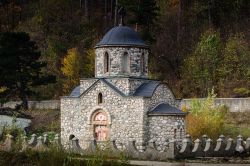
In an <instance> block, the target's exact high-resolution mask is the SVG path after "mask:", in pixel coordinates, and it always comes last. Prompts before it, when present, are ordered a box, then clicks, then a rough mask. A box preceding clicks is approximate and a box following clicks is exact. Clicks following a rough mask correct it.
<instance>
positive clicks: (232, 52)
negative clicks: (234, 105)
mask: <svg viewBox="0 0 250 166" xmlns="http://www.w3.org/2000/svg"><path fill="white" fill-rule="evenodd" d="M222 57H223V61H222V64H221V65H220V67H219V68H218V70H219V72H220V92H221V94H220V96H230V94H234V95H235V96H241V97H247V96H249V95H250V50H249V46H248V43H247V41H246V39H245V37H244V35H242V34H235V35H231V36H230V37H229V39H228V40H227V41H226V45H225V48H224V50H223V53H222Z"/></svg>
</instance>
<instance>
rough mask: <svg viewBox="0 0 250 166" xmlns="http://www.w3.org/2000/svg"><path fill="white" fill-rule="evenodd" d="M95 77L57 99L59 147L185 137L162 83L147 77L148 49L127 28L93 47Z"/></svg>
mask: <svg viewBox="0 0 250 166" xmlns="http://www.w3.org/2000/svg"><path fill="white" fill-rule="evenodd" d="M95 54H96V59H95V78H91V79H89V78H87V79H81V80H80V85H79V86H77V87H76V88H75V89H74V90H73V91H72V93H71V94H70V95H69V96H65V97H62V98H61V142H62V144H63V145H65V146H67V144H68V142H69V140H70V139H72V138H73V137H77V138H78V139H79V144H80V145H81V146H82V147H86V146H87V144H88V142H89V141H90V140H93V139H95V140H96V141H97V143H105V142H107V141H112V140H116V142H118V143H119V144H121V145H124V144H127V143H128V141H129V140H135V141H136V143H137V147H138V148H139V149H140V148H141V149H143V145H145V143H147V142H148V141H155V142H156V144H159V145H161V144H164V142H165V141H167V140H171V139H180V138H182V137H183V136H184V134H185V115H186V114H185V113H183V112H182V111H181V110H179V109H177V108H176V107H177V103H176V101H175V97H174V95H173V93H172V92H171V90H170V89H169V88H168V86H167V85H166V84H165V83H162V82H160V81H157V80H152V79H149V78H148V73H149V71H148V56H149V48H148V46H147V45H146V44H145V43H144V42H143V41H142V40H141V38H140V37H139V35H138V33H137V32H135V31H134V30H133V29H131V28H129V27H127V26H123V25H119V26H116V27H114V28H112V29H111V30H110V31H109V32H108V33H107V34H106V35H105V36H104V37H103V39H102V40H101V41H100V42H99V43H98V44H97V45H96V47H95Z"/></svg>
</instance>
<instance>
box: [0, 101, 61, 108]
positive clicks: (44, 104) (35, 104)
mask: <svg viewBox="0 0 250 166" xmlns="http://www.w3.org/2000/svg"><path fill="white" fill-rule="evenodd" d="M20 103H21V102H20V101H10V102H7V103H5V104H4V105H3V106H4V107H10V108H15V106H16V105H18V104H20ZM28 106H29V109H60V100H42V101H29V102H28Z"/></svg>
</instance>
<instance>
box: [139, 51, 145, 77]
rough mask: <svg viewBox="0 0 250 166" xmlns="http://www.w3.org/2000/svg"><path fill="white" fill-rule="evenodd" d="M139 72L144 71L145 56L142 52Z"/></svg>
mask: <svg viewBox="0 0 250 166" xmlns="http://www.w3.org/2000/svg"><path fill="white" fill-rule="evenodd" d="M140 66H141V73H144V72H145V57H144V53H142V54H141V65H140Z"/></svg>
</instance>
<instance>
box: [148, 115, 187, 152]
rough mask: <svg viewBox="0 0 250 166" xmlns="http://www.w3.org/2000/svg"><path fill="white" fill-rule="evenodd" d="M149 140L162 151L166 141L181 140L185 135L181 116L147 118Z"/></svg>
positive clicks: (183, 120) (183, 121)
mask: <svg viewBox="0 0 250 166" xmlns="http://www.w3.org/2000/svg"><path fill="white" fill-rule="evenodd" d="M148 123H149V124H148V126H149V130H148V135H149V140H150V141H153V142H155V143H156V144H157V145H158V150H162V149H161V148H163V145H164V143H165V142H166V141H169V140H173V139H177V140H180V139H183V137H184V135H185V118H184V117H183V116H149V117H148Z"/></svg>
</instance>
